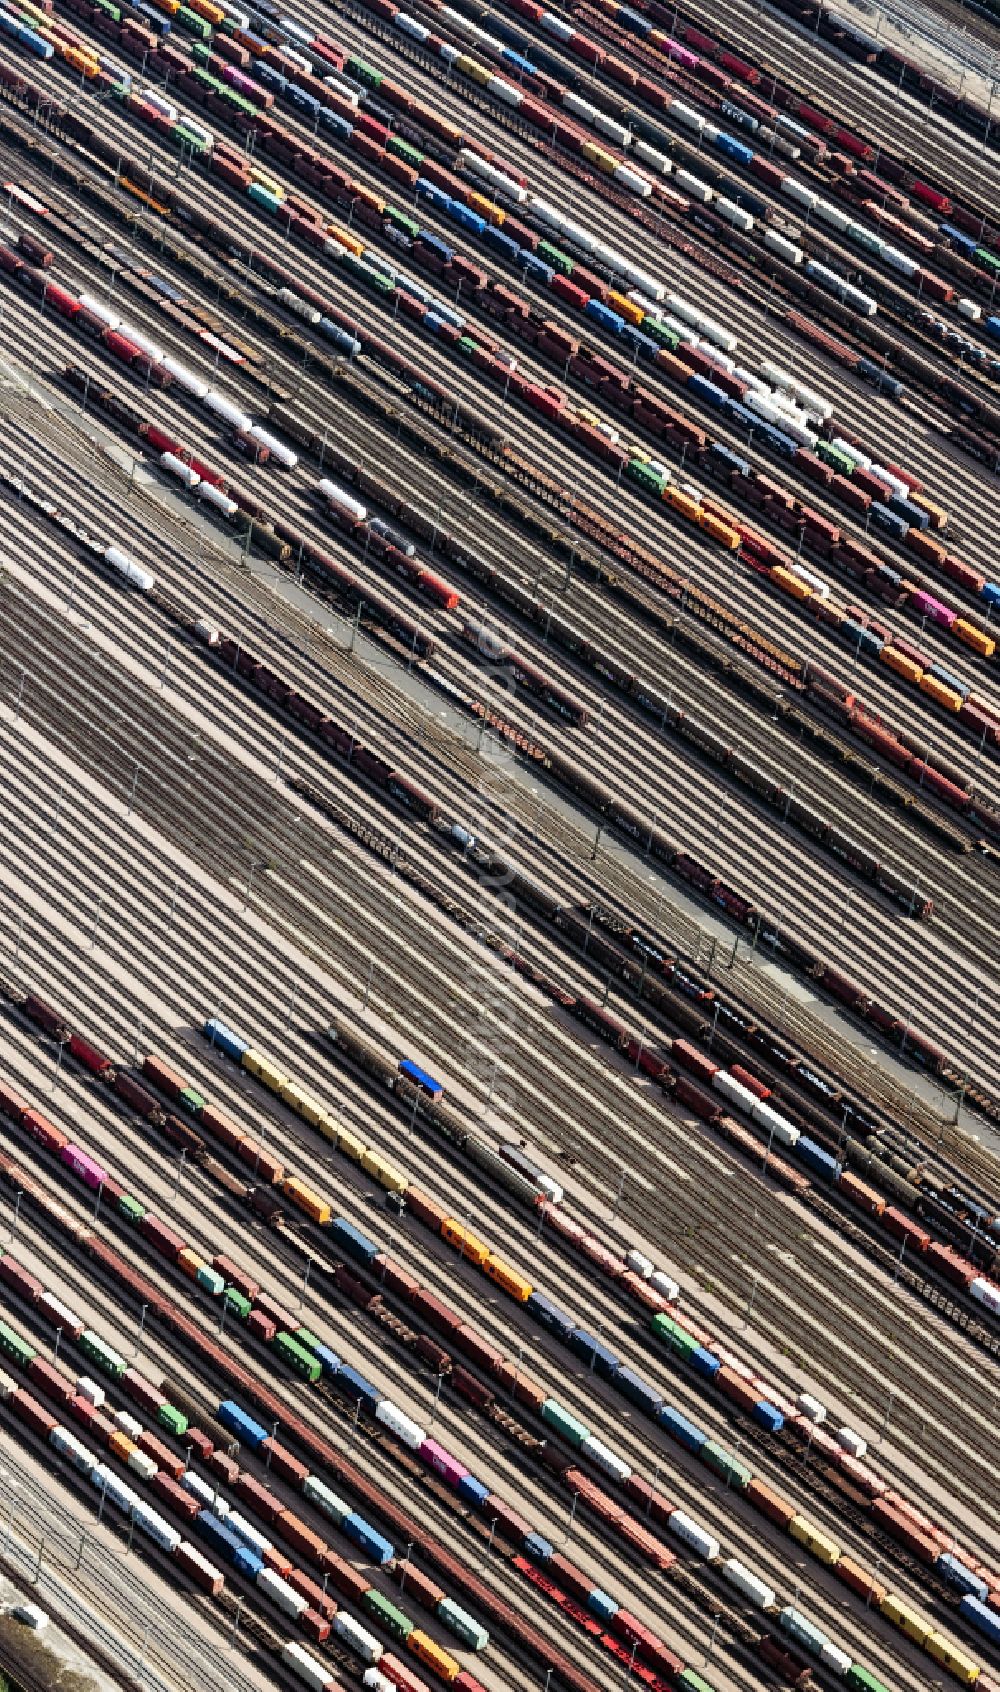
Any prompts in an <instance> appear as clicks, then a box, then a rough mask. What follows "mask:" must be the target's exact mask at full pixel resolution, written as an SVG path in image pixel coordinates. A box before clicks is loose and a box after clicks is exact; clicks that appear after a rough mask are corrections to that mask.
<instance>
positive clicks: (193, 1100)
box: [174, 125, 205, 1116]
mask: <svg viewBox="0 0 1000 1692" xmlns="http://www.w3.org/2000/svg"><path fill="white" fill-rule="evenodd" d="M174 133H175V134H178V133H180V134H190V131H189V130H188V131H185V130H184V129H183V128H182V126H181V125H178V127H177V130H175V132H174ZM177 1103H178V1104H179V1105H183V1107H184V1109H185V1110H186V1111H188V1112H189V1113H190V1114H191V1115H192V1116H200V1115H201V1113H202V1111H203V1110H204V1108H205V1101H204V1099H203V1098H202V1096H201V1094H200V1093H198V1092H196V1091H195V1089H194V1088H193V1087H185V1088H184V1091H183V1092H182V1093H178V1095H177Z"/></svg>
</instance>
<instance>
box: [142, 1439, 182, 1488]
mask: <svg viewBox="0 0 1000 1692" xmlns="http://www.w3.org/2000/svg"><path fill="white" fill-rule="evenodd" d="M136 1443H137V1444H138V1447H139V1450H140V1451H145V1453H146V1455H147V1457H152V1459H153V1461H154V1463H155V1464H156V1465H157V1467H158V1469H159V1470H160V1472H161V1473H163V1474H167V1475H172V1476H173V1478H174V1480H180V1478H181V1475H182V1474H183V1473H184V1470H185V1468H186V1466H187V1465H186V1464H185V1462H184V1459H183V1457H179V1456H178V1455H177V1453H176V1451H171V1450H170V1447H169V1446H168V1445H165V1444H164V1442H163V1440H162V1439H160V1437H159V1435H158V1434H155V1433H153V1432H152V1431H151V1430H150V1429H149V1428H144V1429H143V1431H142V1433H141V1434H140V1435H139V1438H138V1440H137V1442H136Z"/></svg>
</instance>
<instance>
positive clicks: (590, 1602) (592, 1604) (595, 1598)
mask: <svg viewBox="0 0 1000 1692" xmlns="http://www.w3.org/2000/svg"><path fill="white" fill-rule="evenodd" d="M587 1608H588V1610H589V1611H590V1612H591V1614H592V1615H595V1616H597V1617H598V1618H599V1620H600V1621H604V1622H609V1621H611V1620H612V1619H613V1618H614V1617H615V1616H616V1615H617V1614H618V1611H619V1610H620V1609H621V1605H620V1604H616V1603H615V1601H614V1599H613V1598H609V1597H608V1594H607V1593H606V1592H602V1591H601V1588H600V1587H599V1586H595V1587H594V1590H593V1592H588V1594H587Z"/></svg>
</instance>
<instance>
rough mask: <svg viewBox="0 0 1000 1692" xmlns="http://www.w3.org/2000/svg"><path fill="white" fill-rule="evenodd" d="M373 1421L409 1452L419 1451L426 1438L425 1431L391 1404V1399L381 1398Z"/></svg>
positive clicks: (410, 1417) (396, 1405)
mask: <svg viewBox="0 0 1000 1692" xmlns="http://www.w3.org/2000/svg"><path fill="white" fill-rule="evenodd" d="M375 1420H376V1422H381V1423H382V1424H383V1426H384V1427H387V1428H388V1429H389V1431H390V1433H394V1434H395V1435H396V1438H397V1439H398V1440H401V1441H402V1443H403V1445H405V1446H406V1447H407V1449H408V1450H410V1451H419V1449H420V1447H421V1446H422V1445H423V1443H424V1440H425V1439H426V1438H427V1433H426V1430H425V1429H424V1428H422V1427H420V1425H419V1424H418V1423H417V1422H415V1421H414V1420H413V1418H412V1416H407V1415H406V1414H405V1412H404V1411H402V1410H400V1408H399V1406H398V1404H393V1403H392V1401H391V1399H388V1398H383V1399H382V1400H381V1401H380V1402H379V1403H378V1404H377V1405H376V1406H375Z"/></svg>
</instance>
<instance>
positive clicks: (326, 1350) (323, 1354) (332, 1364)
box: [299, 1341, 344, 1375]
mask: <svg viewBox="0 0 1000 1692" xmlns="http://www.w3.org/2000/svg"><path fill="white" fill-rule="evenodd" d="M299 1343H300V1344H301V1343H302V1342H301V1341H300V1342H299ZM312 1353H313V1356H314V1357H318V1358H319V1360H320V1362H321V1363H322V1365H323V1373H324V1375H338V1374H339V1373H340V1371H341V1369H342V1368H343V1366H344V1365H343V1359H342V1358H340V1357H338V1356H337V1353H336V1352H335V1351H331V1350H330V1347H329V1346H328V1345H315V1346H313V1348H312Z"/></svg>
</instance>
